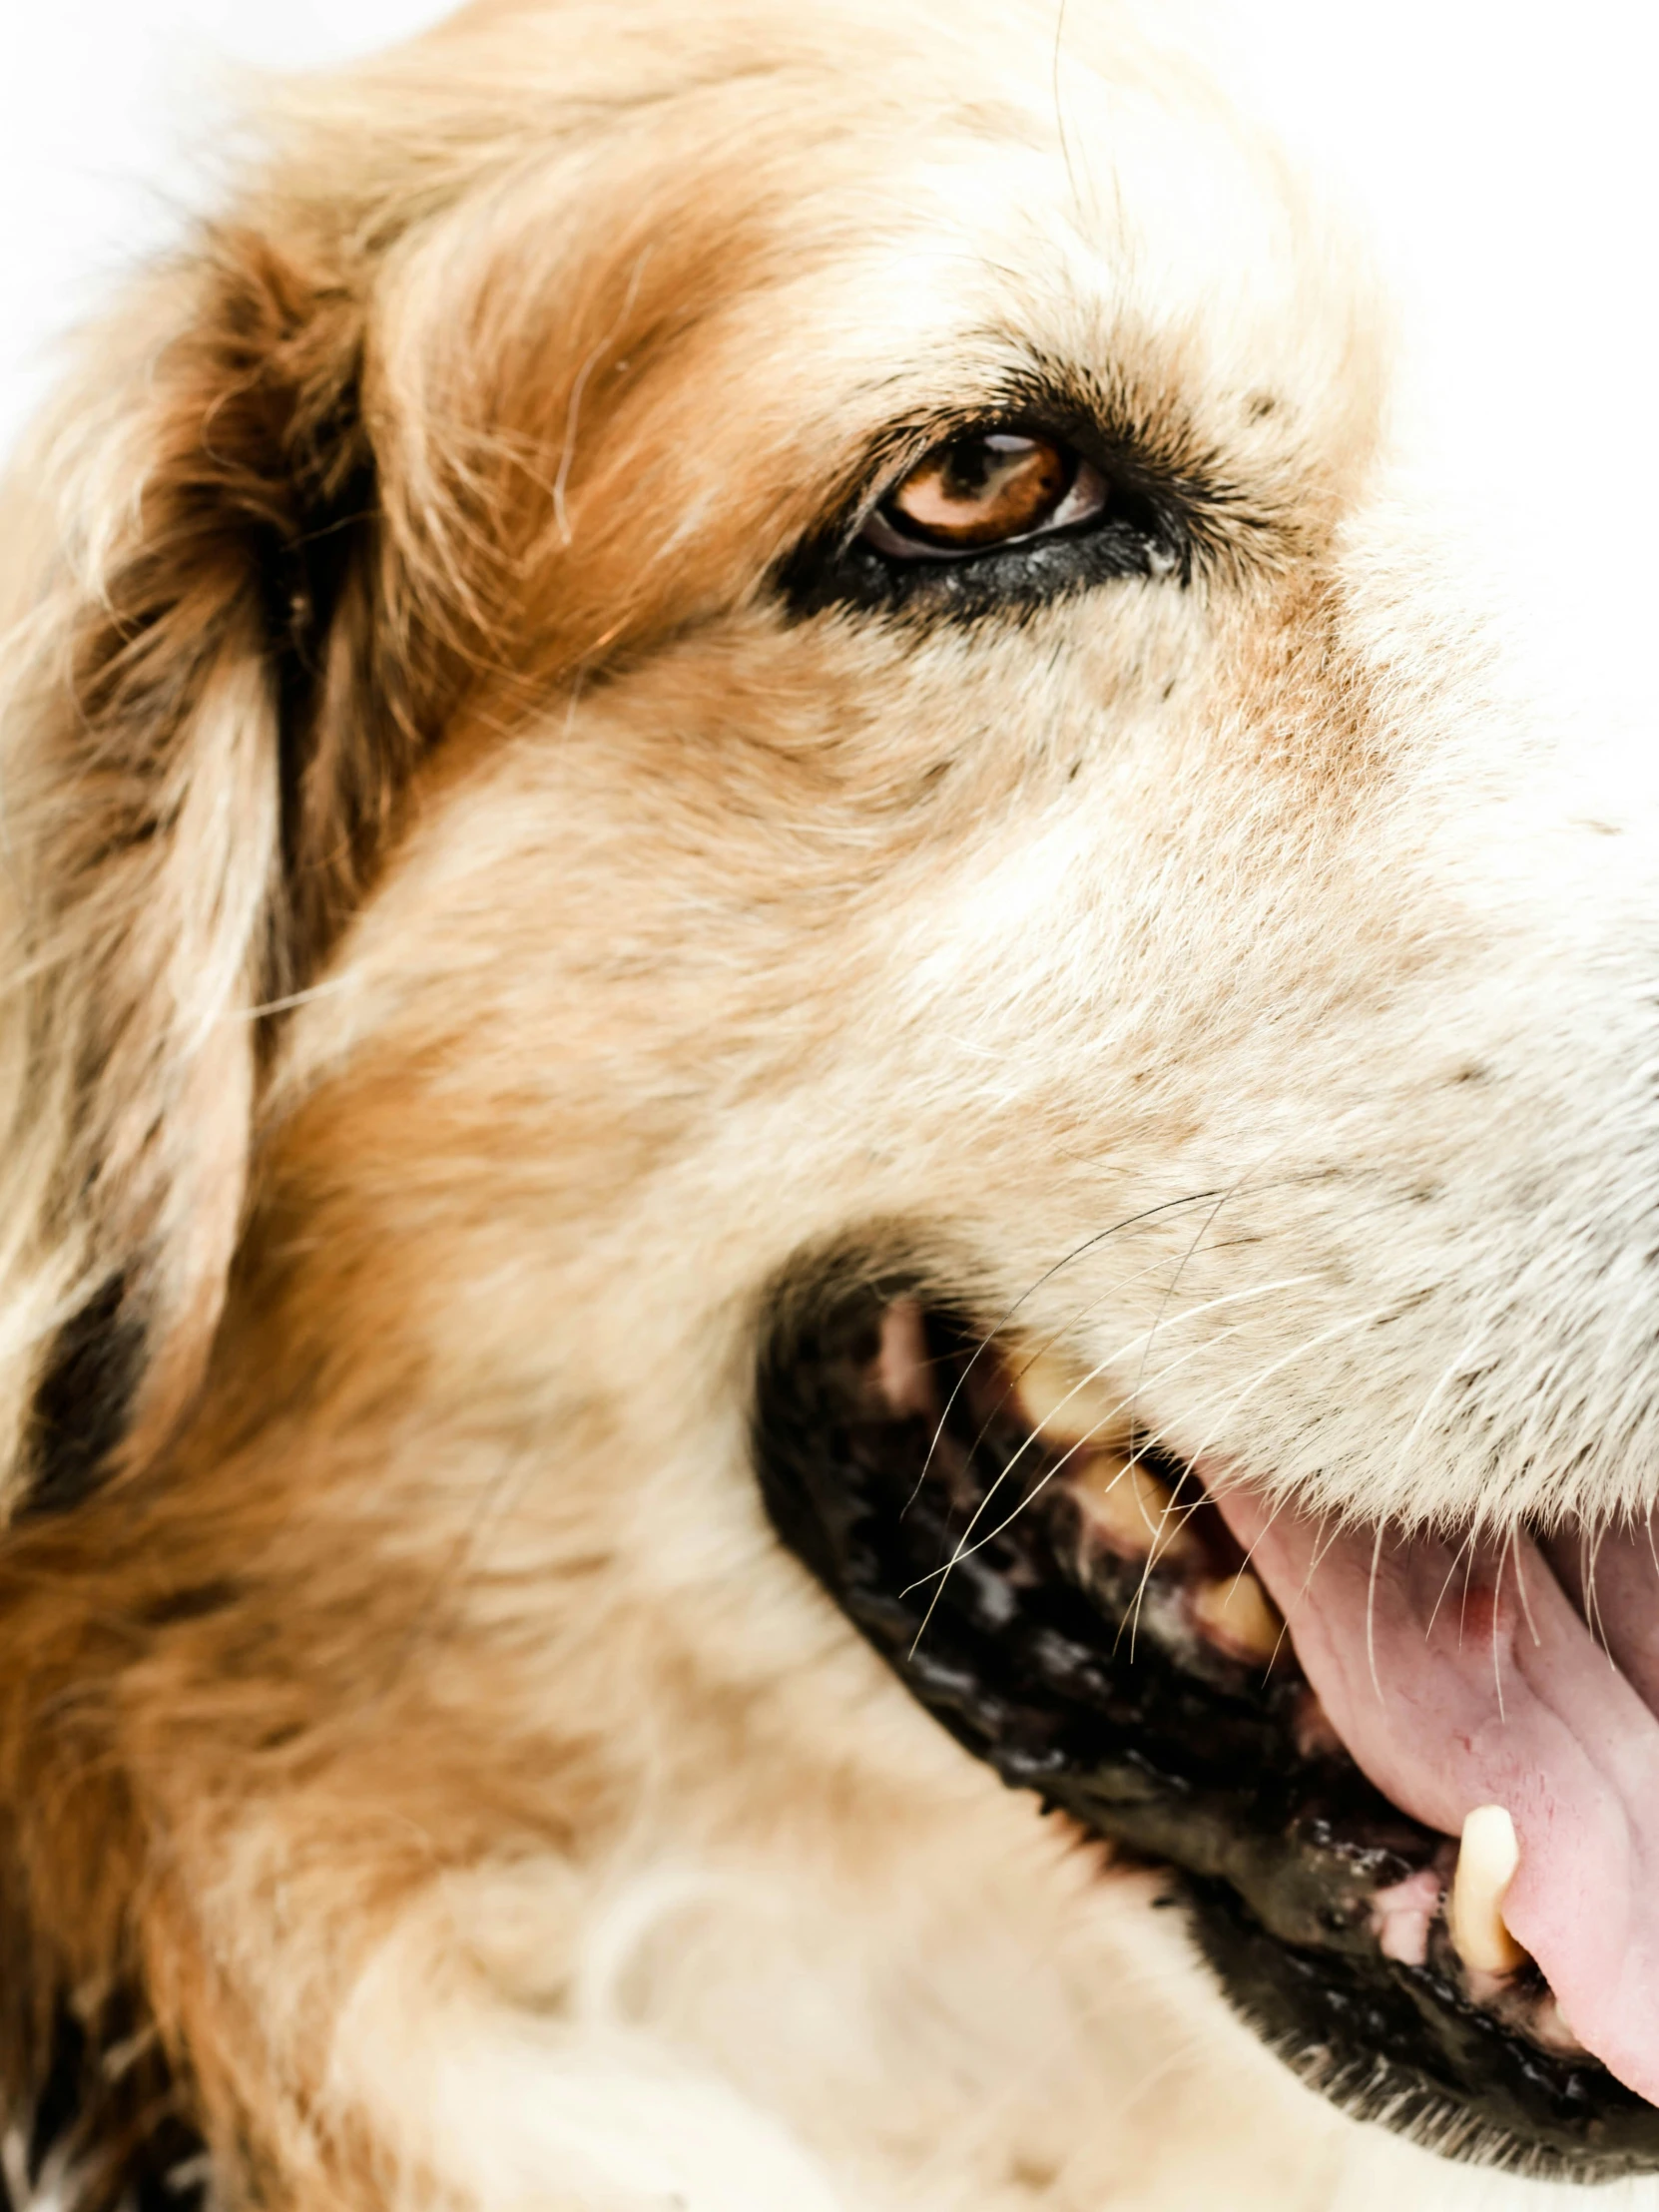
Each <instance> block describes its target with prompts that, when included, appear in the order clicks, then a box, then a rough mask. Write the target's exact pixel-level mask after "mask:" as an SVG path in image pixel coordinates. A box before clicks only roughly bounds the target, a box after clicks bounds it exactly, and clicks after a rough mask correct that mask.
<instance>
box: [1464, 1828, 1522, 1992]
mask: <svg viewBox="0 0 1659 2212" xmlns="http://www.w3.org/2000/svg"><path fill="white" fill-rule="evenodd" d="M1519 1864H1520V1845H1519V1843H1518V1842H1517V1841H1516V1838H1515V1824H1514V1822H1513V1821H1512V1820H1511V1819H1510V1818H1509V1815H1508V1814H1507V1813H1506V1812H1505V1811H1504V1809H1503V1807H1502V1806H1501V1805H1479V1806H1476V1808H1475V1810H1474V1811H1473V1812H1472V1813H1471V1814H1470V1815H1469V1817H1468V1819H1467V1820H1466V1821H1464V1823H1463V1840H1462V1843H1461V1844H1460V1845H1459V1846H1458V1851H1457V1872H1456V1874H1455V1875H1454V1876H1453V1877H1452V1883H1451V1904H1450V1906H1449V1908H1448V1909H1447V1913H1446V1925H1447V1927H1448V1928H1449V1930H1450V1932H1451V1941H1452V1945H1453V1947H1454V1949H1455V1950H1456V1952H1457V1955H1458V1957H1459V1958H1460V1959H1461V1960H1462V1961H1463V1963H1464V1965H1465V1966H1469V1967H1472V1968H1473V1969H1474V1970H1475V1971H1476V1972H1478V1973H1494V1974H1506V1973H1513V1972H1514V1970H1515V1968H1516V1967H1517V1966H1518V1965H1519V1964H1520V1963H1521V1961H1522V1960H1523V1959H1524V1958H1525V1956H1526V1953H1525V1951H1524V1950H1522V1948H1521V1947H1520V1945H1519V1943H1517V1942H1516V1940H1515V1938H1514V1937H1513V1936H1511V1935H1510V1933H1509V1931H1508V1930H1507V1929H1506V1928H1505V1927H1504V1925H1503V1914H1502V1911H1501V1907H1502V1904H1503V1893H1504V1891H1505V1890H1507V1889H1508V1887H1509V1883H1510V1881H1511V1879H1512V1877H1513V1875H1514V1872H1515V1869H1516V1867H1517V1866H1518V1865H1519Z"/></svg>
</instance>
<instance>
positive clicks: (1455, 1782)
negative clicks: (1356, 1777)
mask: <svg viewBox="0 0 1659 2212" xmlns="http://www.w3.org/2000/svg"><path fill="white" fill-rule="evenodd" d="M1216 1501H1217V1503H1218V1504H1219V1505H1220V1507H1221V1509H1222V1512H1223V1513H1224V1514H1225V1515H1226V1518H1227V1521H1228V1524H1229V1526H1230V1527H1231V1528H1232V1530H1233V1533H1234V1534H1235V1535H1236V1536H1237V1537H1238V1539H1239V1541H1240V1543H1241V1544H1243V1545H1244V1547H1245V1549H1246V1551H1247V1552H1248V1553H1249V1555H1250V1563H1251V1565H1252V1566H1253V1567H1254V1568H1255V1569H1256V1571H1257V1573H1258V1574H1260V1576H1261V1577H1262V1580H1263V1581H1264V1582H1265V1583H1266V1584H1267V1586H1268V1588H1269V1589H1270V1590H1271V1591H1272V1593H1273V1595H1274V1598H1275V1599H1276V1601H1277V1602H1278V1604H1279V1607H1280V1610H1281V1611H1282V1612H1283V1613H1284V1615H1285V1618H1286V1620H1287V1622H1288V1623H1289V1626H1290V1632H1291V1638H1292V1641H1293V1642H1294V1644H1295V1646H1296V1652H1297V1657H1298V1658H1299V1659H1300V1660H1301V1662H1302V1665H1303V1667H1304V1668H1305V1670H1306V1671H1307V1674H1308V1677H1309V1680H1310V1681H1311V1682H1312V1683H1313V1685H1314V1687H1315V1689H1316V1690H1317V1691H1318V1692H1319V1695H1320V1699H1321V1701H1322V1702H1323V1704H1324V1706H1325V1709H1326V1711H1327V1713H1328V1714H1329V1715H1330V1717H1331V1720H1332V1722H1333V1724H1334V1726H1335V1727H1336V1729H1337V1732H1338V1734H1339V1735H1340V1736H1341V1737H1342V1739H1343V1741H1344V1742H1345V1743H1346V1744H1347V1746H1348V1748H1349V1750H1350V1752H1351V1753H1352V1754H1353V1756H1354V1758H1355V1760H1356V1761H1357V1763H1358V1764H1359V1766H1360V1767H1361V1768H1362V1769H1363V1771H1364V1772H1365V1773H1366V1774H1367V1775H1368V1776H1369V1777H1370V1778H1371V1780H1372V1781H1373V1782H1374V1783H1375V1784H1376V1785H1377V1787H1378V1788H1379V1789H1380V1790H1381V1791H1382V1792H1383V1795H1384V1796H1385V1797H1388V1798H1390V1799H1392V1801H1393V1802H1394V1804H1396V1805H1398V1806H1399V1807H1401V1808H1402V1809H1403V1810H1404V1811H1405V1812H1407V1813H1409V1814H1410V1815H1411V1816H1412V1817H1413V1818H1414V1819H1416V1820H1419V1821H1421V1822H1423V1823H1424V1824H1425V1825H1426V1826H1427V1827H1429V1828H1437V1829H1440V1830H1442V1831H1443V1832H1444V1833H1445V1834H1446V1835H1448V1836H1456V1835H1457V1834H1459V1833H1460V1831H1461V1829H1462V1825H1463V1817H1464V1815H1465V1814H1467V1813H1469V1812H1472V1811H1473V1809H1474V1808H1475V1807H1476V1806H1477V1805H1503V1806H1507V1808H1508V1809H1509V1812H1510V1814H1511V1815H1512V1816H1513V1818H1514V1823H1515V1829H1516V1832H1517V1834H1518V1836H1519V1838H1520V1866H1519V1868H1518V1870H1517V1871H1516V1874H1515V1878H1514V1881H1513V1882H1512V1883H1511V1884H1510V1887H1509V1891H1508V1894H1507V1896H1506V1897H1505V1899H1504V1901H1503V1917H1504V1920H1505V1921H1506V1922H1507V1923H1508V1926H1509V1929H1510V1931H1511V1933H1512V1934H1513V1935H1514V1936H1515V1937H1516V1939H1517V1940H1518V1941H1519V1942H1521V1943H1524V1944H1525V1946H1526V1948H1527V1949H1528V1950H1529V1951H1530V1952H1531V1953H1532V1955H1533V1957H1534V1958H1535V1959H1536V1960H1537V1962H1538V1964H1539V1966H1540V1968H1541V1969H1542V1971H1543V1972H1544V1974H1545V1976H1546V1977H1547V1979H1548V1981H1549V1983H1550V1986H1551V1987H1552V1988H1553V1989H1554V1991H1555V1995H1556V1998H1557V2000H1558V2002H1559V2004H1560V2006H1561V2010H1562V2012H1563V2013H1564V2014H1565V2016H1566V2018H1567V2020H1568V2022H1569V2023H1570V2025H1571V2027H1572V2030H1573V2032H1574V2034H1575V2035H1577V2037H1578V2039H1579V2041H1580V2042H1582V2043H1583V2044H1584V2045H1585V2047H1586V2048H1587V2049H1589V2050H1592V2051H1593V2052H1594V2053H1595V2054H1596V2056H1597V2057H1598V2058H1599V2059H1600V2060H1601V2061H1602V2063H1603V2064H1604V2065H1605V2066H1606V2067H1607V2069H1608V2071H1609V2072H1610V2073H1613V2074H1616V2075H1617V2077H1618V2078H1619V2080H1620V2081H1622V2082H1624V2083H1626V2085H1627V2086H1628V2087H1630V2088H1632V2089H1634V2090H1635V2091H1636V2092H1637V2094H1638V2095H1639V2096H1643V2097H1646V2098H1647V2099H1648V2101H1649V2102H1650V2103H1659V1718H1656V1716H1655V1712H1654V1710H1653V1709H1652V1708H1650V1706H1649V1705H1648V1704H1647V1703H1646V1702H1645V1700H1646V1699H1652V1700H1653V1701H1654V1704H1655V1705H1656V1706H1659V1568H1656V1566H1655V1563H1654V1559H1653V1556H1652V1550H1651V1547H1650V1544H1649V1531H1648V1530H1647V1529H1646V1528H1642V1529H1638V1530H1637V1531H1636V1532H1635V1533H1634V1535H1632V1536H1630V1537H1625V1538H1619V1537H1608V1538H1607V1539H1606V1540H1605V1541H1604V1542H1603V1543H1602V1544H1601V1546H1600V1548H1599V1550H1598V1552H1597V1554H1596V1558H1595V1564H1594V1571H1593V1576H1591V1577H1590V1578H1589V1587H1588V1588H1585V1587H1584V1582H1585V1577H1584V1575H1583V1573H1582V1570H1581V1567H1580V1564H1579V1560H1578V1547H1577V1545H1576V1544H1573V1545H1572V1546H1571V1547H1570V1551H1569V1550H1567V1549H1562V1551H1561V1552H1560V1553H1559V1568H1560V1573H1561V1575H1562V1577H1563V1578H1564V1579H1565V1581H1566V1582H1567V1584H1568V1586H1569V1587H1570V1588H1572V1589H1573V1590H1574V1592H1575V1594H1578V1595H1579V1596H1580V1598H1581V1602H1582V1603H1583V1605H1584V1608H1585V1612H1586V1613H1587V1614H1588V1616H1589V1618H1590V1620H1592V1621H1593V1622H1594V1624H1595V1634H1594V1635H1593V1636H1592V1634H1591V1632H1590V1630H1589V1629H1588V1628H1587V1627H1586V1626H1585V1622H1584V1619H1583V1618H1581V1616H1580V1614H1579V1612H1578V1610H1577V1609H1576V1608H1575V1606H1574V1604H1573V1601H1572V1599H1571V1598H1570V1597H1569V1596H1568V1595H1567V1592H1566V1590H1564V1589H1563V1587H1562V1582H1561V1581H1560V1580H1558V1579H1557V1576H1556V1573H1555V1572H1554V1571H1552V1569H1551V1566H1550V1564H1549V1562H1548V1561H1547V1560H1546V1559H1545V1558H1544V1556H1543V1554H1542V1553H1541V1552H1540V1551H1539V1550H1538V1549H1537V1547H1536V1546H1535V1545H1534V1544H1532V1543H1530V1542H1528V1541H1525V1540H1522V1541H1519V1542H1518V1543H1516V1544H1512V1545H1510V1546H1509V1547H1508V1548H1507V1550H1506V1551H1505V1552H1504V1554H1503V1557H1502V1561H1501V1573H1500V1572H1499V1564H1500V1563H1499V1559H1498V1555H1497V1554H1496V1552H1495V1551H1482V1552H1477V1553H1476V1554H1475V1555H1474V1557H1473V1559H1472V1562H1471V1559H1470V1553H1469V1549H1468V1547H1467V1546H1466V1545H1465V1546H1463V1547H1462V1548H1461V1549H1459V1548H1458V1547H1457V1546H1456V1545H1453V1544H1446V1543H1441V1542H1439V1541H1437V1540H1435V1539H1433V1538H1419V1537H1414V1538H1411V1539H1409V1540H1405V1539H1401V1538H1389V1539H1387V1540H1386V1541H1385V1542H1384V1543H1383V1546H1382V1548H1381V1550H1378V1551H1376V1553H1375V1556H1374V1546H1373V1539H1372V1538H1370V1537H1367V1536H1347V1535H1344V1536H1338V1537H1336V1538H1334V1539H1333V1538H1331V1537H1330V1536H1329V1535H1328V1534H1327V1535H1322V1533H1321V1529H1320V1525H1319V1524H1318V1523H1316V1522H1314V1521H1311V1520H1307V1519H1303V1518H1296V1517H1293V1516H1292V1515H1291V1514H1290V1513H1289V1512H1286V1511H1280V1512H1275V1511H1274V1510H1273V1508H1272V1507H1271V1506H1270V1505H1269V1503H1268V1502H1267V1500H1266V1499H1265V1498H1263V1497H1262V1496H1260V1495H1259V1494H1258V1493H1256V1492H1254V1491H1252V1490H1250V1489H1246V1488H1228V1487H1226V1486H1225V1484H1223V1485H1222V1486H1220V1487H1219V1488H1218V1489H1217V1491H1216ZM1609 1650H1611V1651H1612V1653H1613V1654H1614V1655H1615V1656H1616V1657H1617V1659H1618V1662H1619V1667H1620V1668H1622V1669H1623V1670H1624V1671H1623V1672H1620V1671H1618V1670H1617V1669H1615V1667H1614V1665H1613V1662H1612V1660H1611V1659H1610V1658H1609V1657H1608V1652H1609Z"/></svg>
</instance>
